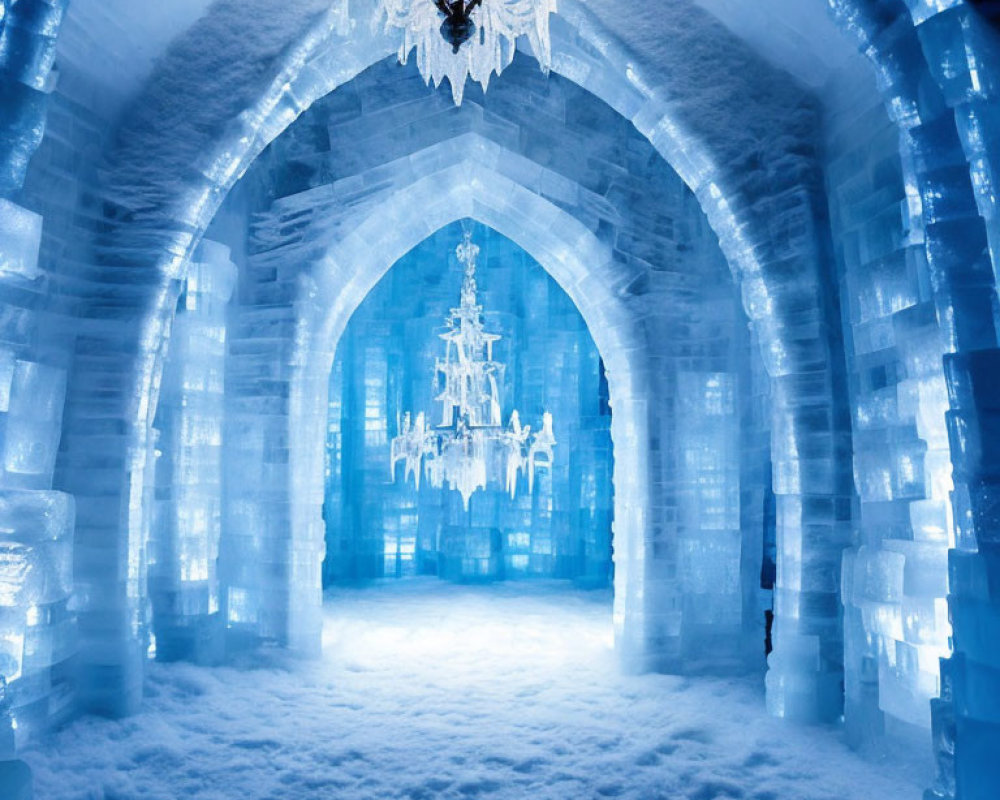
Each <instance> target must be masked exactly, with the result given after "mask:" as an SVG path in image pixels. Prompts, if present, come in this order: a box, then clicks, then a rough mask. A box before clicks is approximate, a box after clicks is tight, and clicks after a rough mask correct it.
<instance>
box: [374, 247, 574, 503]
mask: <svg viewBox="0 0 1000 800" xmlns="http://www.w3.org/2000/svg"><path fill="white" fill-rule="evenodd" d="M455 252H456V253H457V255H458V260H459V261H460V262H461V263H462V264H464V265H465V278H464V279H463V281H462V299H461V304H460V305H459V307H458V308H453V309H452V310H451V314H450V315H449V316H448V317H446V318H445V324H446V325H447V328H448V329H447V331H446V332H445V333H442V334H441V338H442V339H444V341H445V354H444V358H443V359H441V358H438V359H437V361H436V363H435V365H434V371H435V383H436V385H438V386H440V387H441V393H440V394H439V395H438V396H437V397H436V398H435V400H437V401H438V402H440V403H441V423H440V424H439V425H438V426H437V427H435V428H428V427H427V422H426V418H425V416H424V413H423V412H420V413H419V414H417V417H416V421H415V422H414V421H412V420H411V417H410V412H406V414H405V415H404V416H403V422H402V425H400V426H399V434H398V435H397V436H395V437H394V438H393V440H392V442H391V444H390V457H391V462H390V469H391V470H392V475H393V478H394V479H395V475H396V464H397V463H399V462H400V461H403V462H405V465H406V466H405V469H404V471H403V480H404V481H405V480H407V479H408V478H409V477H410V476H411V475H412V476H413V481H414V484H415V485H416V488H417V489H419V488H420V476H421V474H422V473H426V475H427V480H429V481H430V483H431V486H433V487H435V488H441V487H442V486H443V485H445V484H446V483H447V484H448V486H449V487H450V488H452V489H456V490H457V491H458V492H460V493H461V495H462V502H463V504H464V506H465V508H466V510H468V508H469V498H471V497H472V495H473V494H474V493H475V492H476V490H477V489H485V488H486V483H487V481H488V480H490V479H494V480H496V481H499V480H500V478H499V473H500V472H501V471H502V472H503V481H504V486H505V488H506V490H507V491H508V492H509V493H510V496H511V497H512V498H513V497H515V496H516V494H517V482H518V477H519V476H520V474H521V472H526V473H527V476H528V491H529V492H530V491H532V490H533V489H534V485H535V470H537V469H550V470H551V468H552V458H553V456H552V448H553V446H554V445H555V443H556V440H555V436H554V435H553V433H552V415H551V414H550V413H548V412H547V411H546V412H545V413H544V414H543V415H542V429H541V430H540V431H539V432H538V433H536V434H534V435H532V433H531V426H530V425H525V426H524V427H522V426H521V418H520V415H519V414H518V413H517V410H514V411H513V412H511V415H510V423H509V425H508V427H507V428H506V429H504V427H503V422H502V421H501V411H500V388H499V387H500V386H501V385H502V383H503V376H504V365H503V364H502V363H500V362H498V361H494V360H493V344H494V342H496V341H498V340H499V339H500V338H501V337H500V336H499V335H498V334H495V333H487V332H486V331H485V329H484V328H483V320H482V312H483V308H482V306H480V305H478V304H477V302H476V258H477V257H478V255H479V247H478V246H477V245H476V244H474V243H473V242H472V236H471V234H469V233H468V232H467V233H466V234H465V240H464V241H463V242H462V243H461V244H460V245H459V246H458V248H457V250H456V251H455Z"/></svg>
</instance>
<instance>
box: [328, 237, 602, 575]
mask: <svg viewBox="0 0 1000 800" xmlns="http://www.w3.org/2000/svg"><path fill="white" fill-rule="evenodd" d="M463 224H464V225H465V226H466V227H468V228H469V229H470V230H471V231H472V235H473V240H474V241H475V242H476V243H477V244H478V245H479V246H480V248H481V252H480V259H479V263H480V266H479V269H478V270H477V274H476V279H477V284H478V287H479V298H480V303H481V304H482V305H483V306H484V308H485V324H486V328H487V330H488V331H490V332H491V333H497V334H500V335H501V336H502V337H503V338H502V339H501V340H500V341H499V342H498V343H497V344H496V345H494V355H495V357H496V358H497V359H498V360H499V361H501V362H502V363H503V364H505V366H506V370H505V374H504V384H503V386H504V391H503V393H502V395H501V405H502V408H503V411H504V422H505V423H506V422H507V418H508V417H509V415H510V413H511V411H512V410H513V409H515V408H516V409H518V410H519V412H520V415H521V421H522V424H528V425H531V426H532V428H533V429H537V428H538V427H539V426H540V424H541V415H542V412H543V411H549V412H551V413H552V415H553V418H554V430H555V436H556V440H557V442H558V445H557V458H556V461H555V463H554V464H553V467H552V469H551V471H548V470H546V471H539V473H538V475H537V476H536V482H535V487H534V491H533V492H531V493H529V492H528V487H527V481H526V480H523V479H522V481H520V486H519V492H518V494H517V497H516V498H515V499H511V498H510V497H509V495H508V494H507V492H506V491H505V488H504V486H503V485H502V482H497V483H491V484H490V485H489V486H488V487H487V489H486V490H484V491H479V492H476V493H475V494H474V495H473V496H472V499H471V502H470V507H469V509H468V511H466V510H465V509H464V508H463V505H462V502H461V497H460V495H459V494H458V493H457V492H454V491H452V490H449V489H434V488H433V487H431V486H429V485H428V484H427V482H426V481H424V482H423V484H422V486H421V488H420V490H419V491H418V490H416V489H415V488H414V485H413V482H412V481H408V482H405V483H404V482H403V481H402V479H401V477H400V476H399V475H397V481H396V482H394V483H388V482H387V477H388V475H389V474H390V467H389V439H390V438H391V437H392V436H394V435H396V433H397V432H398V431H397V425H398V421H399V420H400V419H401V418H402V415H403V413H405V412H407V411H412V412H413V413H414V414H416V413H418V412H425V413H426V414H427V418H428V420H430V421H432V422H434V423H436V422H437V421H438V417H439V415H440V405H439V404H436V403H435V402H434V397H435V395H436V391H435V384H434V383H433V378H434V375H435V373H434V365H435V359H438V358H440V357H441V355H442V349H441V348H442V341H441V339H440V338H439V336H438V334H439V333H440V332H441V330H442V324H443V320H444V318H445V316H446V315H447V314H448V311H449V309H451V308H453V307H454V306H455V305H456V304H457V300H458V292H459V288H460V287H461V284H462V266H461V265H460V264H459V263H458V261H457V260H456V258H455V256H454V249H455V246H456V245H457V244H458V243H459V242H460V241H461V240H462V225H463ZM463 224H454V225H450V226H448V227H446V228H444V229H442V230H441V231H438V232H437V233H435V234H433V235H432V236H430V237H429V238H428V239H427V240H426V241H425V242H423V243H422V244H421V245H420V246H419V247H417V248H416V249H415V250H413V251H411V252H410V253H409V254H407V255H406V256H405V257H404V258H403V259H401V260H400V261H398V262H397V263H396V264H395V265H394V266H393V267H392V269H391V270H390V271H389V272H388V273H387V274H386V276H385V277H384V278H383V279H382V280H381V281H380V282H379V284H378V285H377V286H376V287H375V288H374V289H373V290H372V291H371V292H370V293H369V295H368V296H367V297H366V298H365V300H364V301H363V302H362V304H361V305H360V306H359V307H358V309H357V310H356V311H355V312H354V315H353V316H352V318H351V321H350V323H349V324H348V327H347V328H346V330H345V331H344V334H343V336H342V337H341V339H340V341H339V343H338V345H337V359H336V361H335V362H334V367H333V372H332V381H331V389H330V423H329V435H330V441H329V444H328V451H327V452H328V459H329V463H328V466H327V493H326V505H325V509H324V516H325V519H326V523H327V555H326V561H325V563H324V577H325V580H326V581H332V580H337V579H340V578H348V579H352V578H371V577H383V576H384V577H405V576H408V575H415V574H439V575H441V577H444V578H449V579H454V580H490V579H497V578H505V579H508V580H510V579H515V578H525V577H554V578H569V579H573V580H576V581H579V582H582V583H585V584H587V585H594V586H602V585H606V584H607V583H608V581H609V579H610V566H611V438H610V409H609V408H608V405H607V385H606V382H605V381H604V376H603V372H602V369H601V366H600V357H599V356H598V353H597V350H596V348H595V346H594V342H593V340H592V339H591V337H590V334H589V333H588V332H587V329H586V325H585V323H584V321H583V319H582V318H581V316H580V313H579V311H577V309H576V308H575V306H574V305H573V303H572V301H571V300H570V299H569V297H567V296H566V293H565V292H564V291H563V290H562V289H560V288H559V286H558V284H557V283H556V282H555V281H554V280H553V279H552V278H551V277H550V276H549V275H547V274H546V273H545V272H544V270H543V269H542V268H541V267H540V266H539V265H538V264H537V263H536V262H535V261H534V260H533V259H531V257H530V256H528V255H527V254H526V253H525V252H524V251H523V250H521V249H520V248H519V247H517V245H515V244H514V243H513V242H511V241H510V240H508V239H505V238H504V237H502V236H500V235H499V234H497V233H496V232H494V231H492V230H490V229H489V228H487V227H485V226H483V225H481V224H475V223H471V222H466V223H463ZM602 388H603V397H602Z"/></svg>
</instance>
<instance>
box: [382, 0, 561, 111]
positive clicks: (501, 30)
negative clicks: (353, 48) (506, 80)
mask: <svg viewBox="0 0 1000 800" xmlns="http://www.w3.org/2000/svg"><path fill="white" fill-rule="evenodd" d="M376 8H377V10H376V15H375V22H376V25H377V24H379V23H383V25H384V28H385V31H386V33H390V34H397V35H400V36H401V38H402V41H401V42H400V46H399V61H400V63H402V64H405V63H406V61H407V58H408V57H409V54H410V51H411V50H413V48H416V49H417V67H418V68H419V70H420V74H421V75H423V76H424V80H426V81H427V82H429V83H430V82H433V84H434V85H435V86H438V85H439V84H440V83H441V81H442V80H443V79H444V78H447V79H448V83H449V84H450V85H451V93H452V97H454V99H455V104H456V105H461V104H462V95H463V93H464V92H465V81H466V79H467V78H469V77H471V78H472V79H473V80H474V81H477V82H478V83H479V84H481V85H482V87H483V91H486V87H487V85H488V84H489V81H490V76H491V75H492V74H493V73H496V74H497V75H499V74H500V73H501V72H502V71H503V70H504V68H505V67H507V66H509V65H510V62H511V61H513V60H514V50H515V43H516V41H517V38H518V37H519V36H527V37H528V41H529V42H530V43H531V50H532V52H533V53H534V54H535V58H536V59H537V60H538V64H539V66H541V68H542V71H543V72H546V73H547V72H548V70H549V67H550V65H551V63H552V45H551V42H550V40H549V14H554V13H555V12H556V0H378V2H377V6H376ZM383 20H384V22H383Z"/></svg>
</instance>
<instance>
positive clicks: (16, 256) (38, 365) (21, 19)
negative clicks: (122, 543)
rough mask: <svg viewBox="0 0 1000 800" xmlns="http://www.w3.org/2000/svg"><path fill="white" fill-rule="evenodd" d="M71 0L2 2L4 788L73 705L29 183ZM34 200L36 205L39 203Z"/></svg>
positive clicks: (53, 323)
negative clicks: (22, 752) (21, 758)
mask: <svg viewBox="0 0 1000 800" xmlns="http://www.w3.org/2000/svg"><path fill="white" fill-rule="evenodd" d="M64 6H65V3H62V2H35V1H34V0H18V2H15V3H13V4H11V5H9V6H7V7H6V8H4V9H2V10H0V108H2V109H3V115H2V117H0V794H5V795H6V794H7V793H10V794H11V795H13V794H15V793H20V792H21V791H23V790H24V786H25V785H29V786H30V772H26V771H24V770H19V769H18V768H16V767H12V766H11V765H9V764H4V763H3V762H4V761H6V760H7V759H10V758H11V757H12V756H13V755H14V754H15V752H16V751H17V750H19V749H20V748H21V747H23V746H24V744H25V743H26V742H28V741H29V740H30V739H32V738H34V737H36V736H37V735H39V734H40V733H42V732H44V731H45V730H46V729H47V728H48V726H49V725H50V724H52V723H54V722H58V721H59V720H63V719H66V718H67V716H68V715H69V714H70V713H71V712H72V710H73V700H74V690H75V683H76V675H75V672H74V669H73V667H74V656H75V654H76V647H77V640H76V618H75V615H74V609H73V608H72V607H71V597H72V593H73V573H72V565H73V557H74V550H73V525H74V511H75V509H74V502H73V498H71V497H70V496H69V495H67V494H63V493H61V492H56V491H53V490H52V483H53V472H54V469H55V461H56V452H57V450H58V447H59V441H60V434H61V430H62V419H63V402H64V399H65V394H66V365H67V361H68V355H67V354H66V353H65V351H64V350H62V348H61V347H60V345H62V344H63V343H64V342H63V341H62V340H61V339H60V336H59V330H60V327H61V326H60V320H59V317H58V315H56V314H53V313H52V311H51V309H50V308H49V307H48V304H47V303H46V293H47V290H48V288H49V282H48V276H49V275H50V273H51V272H52V271H54V269H55V264H54V263H53V262H54V259H53V254H52V251H51V248H49V247H44V248H43V224H44V220H43V216H42V215H41V214H40V213H37V212H38V211H42V210H47V209H42V208H39V207H38V205H36V203H35V199H34V198H33V197H32V196H31V194H30V193H25V192H24V191H23V185H24V182H25V179H26V176H27V173H28V168H29V163H30V161H31V159H32V157H33V156H34V155H35V152H36V150H37V148H38V146H39V144H40V143H41V141H42V136H43V133H44V130H45V116H46V110H47V108H48V106H49V99H50V93H51V91H52V90H53V88H54V86H55V76H54V74H53V72H52V65H53V61H54V57H55V41H56V35H57V33H58V30H59V25H60V22H61V20H62V15H63V10H64ZM32 206H34V208H32Z"/></svg>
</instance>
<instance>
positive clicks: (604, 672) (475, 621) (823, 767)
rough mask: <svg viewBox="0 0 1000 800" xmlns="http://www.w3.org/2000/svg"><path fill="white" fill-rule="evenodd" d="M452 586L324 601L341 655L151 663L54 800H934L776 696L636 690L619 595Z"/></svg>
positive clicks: (689, 684)
mask: <svg viewBox="0 0 1000 800" xmlns="http://www.w3.org/2000/svg"><path fill="white" fill-rule="evenodd" d="M556 587H557V585H556V584H550V583H541V584H534V583H519V584H500V585H494V586H487V587H461V586H454V585H451V584H446V583H443V582H440V581H437V580H435V579H418V580H414V581H403V582H385V583H379V584H376V585H375V586H373V587H365V588H352V589H338V590H337V591H335V592H331V593H329V594H328V596H327V611H326V627H325V633H324V646H325V655H324V657H323V659H322V660H321V661H319V662H297V661H293V660H291V659H289V658H287V657H286V656H285V655H283V654H281V653H267V654H266V655H264V656H261V655H259V654H258V656H256V657H255V660H254V663H253V664H250V663H247V664H244V665H239V666H235V667H226V668H220V669H204V668H199V667H195V666H191V665H186V664H152V665H150V670H149V679H148V686H147V690H146V692H147V699H146V705H145V710H144V711H143V713H141V714H139V715H137V716H134V717H131V718H129V719H125V720H117V721H113V720H105V719H96V718H84V719H80V720H78V721H76V722H75V723H73V724H72V725H70V726H69V727H67V728H65V729H64V730H62V731H60V732H58V733H57V734H55V735H53V736H52V737H51V739H50V740H49V741H47V742H45V743H43V744H42V745H41V746H40V747H39V749H37V750H36V751H34V752H31V753H29V754H27V755H26V756H25V758H26V759H27V760H28V761H29V763H30V764H31V766H32V768H33V769H34V771H35V793H36V798H37V800H70V798H74V799H77V798H88V800H98V799H100V800H132V798H163V799H164V800H177V799H178V798H184V800H209V799H211V800H231V799H233V800H237V799H238V800H258V799H259V800H263V799H265V798H267V799H268V800H271V799H273V800H296V799H298V798H308V799H309V800H313V799H315V800H339V799H340V798H345V799H349V800H368V799H369V798H405V799H406V800H423V799H424V798H459V799H464V798H476V797H483V798H491V799H492V798H497V799H500V798H512V799H513V798H516V799H517V800H521V799H522V798H523V799H525V800H529V799H530V800H546V799H547V798H552V799H553V800H583V799H584V798H606V797H618V798H633V799H635V800H656V799H657V798H669V799H670V800H731V799H732V798H741V799H742V798H746V800H918V798H919V797H920V794H921V788H922V781H923V780H924V779H925V776H924V775H923V774H918V772H919V771H914V770H912V769H910V770H904V769H902V768H900V767H899V766H892V767H889V766H880V765H878V764H875V763H871V762H869V761H865V760H862V759H861V758H860V757H859V756H857V755H855V754H854V753H853V752H851V751H850V750H848V749H847V747H846V746H845V745H844V744H843V742H842V733H841V731H840V730H839V729H838V728H822V727H812V728H810V727H799V726H796V725H793V724H790V723H786V722H783V721H781V720H776V719H772V718H770V717H768V716H767V715H766V714H765V712H764V701H763V693H762V689H761V686H760V684H761V682H762V681H761V679H760V677H756V678H709V677H703V678H702V677H699V678H680V677H673V676H665V675H642V676H627V675H622V674H621V673H620V672H619V670H618V669H617V665H616V661H615V658H614V654H613V652H612V632H611V621H610V595H609V594H607V593H605V592H573V591H567V590H565V589H558V588H556Z"/></svg>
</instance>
